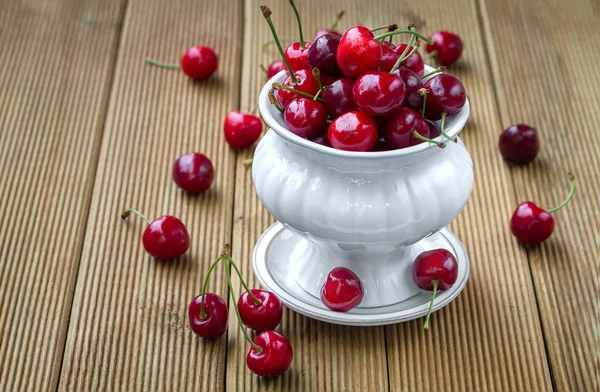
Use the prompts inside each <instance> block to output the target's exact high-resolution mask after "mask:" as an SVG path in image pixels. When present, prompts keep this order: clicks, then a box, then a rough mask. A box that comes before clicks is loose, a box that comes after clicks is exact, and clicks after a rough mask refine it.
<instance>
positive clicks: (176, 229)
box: [121, 208, 190, 260]
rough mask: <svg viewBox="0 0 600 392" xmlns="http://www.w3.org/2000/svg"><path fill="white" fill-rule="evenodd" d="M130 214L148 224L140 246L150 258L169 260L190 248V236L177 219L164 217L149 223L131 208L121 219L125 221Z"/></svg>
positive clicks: (169, 216)
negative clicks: (142, 246)
mask: <svg viewBox="0 0 600 392" xmlns="http://www.w3.org/2000/svg"><path fill="white" fill-rule="evenodd" d="M132 212H133V213H134V214H136V215H137V216H139V217H140V218H142V219H143V220H144V221H145V222H146V223H147V224H148V227H146V229H145V230H144V234H143V235H142V244H143V245H144V249H146V252H148V254H150V256H152V257H155V258H157V259H159V260H171V259H174V258H176V257H179V256H181V255H183V254H184V253H185V252H187V250H188V249H189V248H190V235H189V234H188V231H187V229H186V228H185V225H184V224H183V222H181V221H180V220H179V219H178V218H176V217H174V216H172V215H164V216H161V217H160V218H158V219H156V220H155V221H154V222H150V220H149V219H148V218H146V217H145V216H144V215H143V214H142V213H141V212H139V211H138V210H136V209H133V208H129V209H127V210H125V211H124V212H123V213H122V214H121V218H123V219H127V218H128V217H129V215H130V214H131V213H132Z"/></svg>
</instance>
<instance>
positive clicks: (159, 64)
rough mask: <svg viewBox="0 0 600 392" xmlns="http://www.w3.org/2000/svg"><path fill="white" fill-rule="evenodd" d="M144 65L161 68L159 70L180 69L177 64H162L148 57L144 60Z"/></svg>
mask: <svg viewBox="0 0 600 392" xmlns="http://www.w3.org/2000/svg"><path fill="white" fill-rule="evenodd" d="M146 63H148V64H152V65H156V66H157V67H161V68H169V69H179V68H181V66H180V65H179V64H169V63H163V62H162V61H158V60H154V59H153V58H150V57H148V58H146Z"/></svg>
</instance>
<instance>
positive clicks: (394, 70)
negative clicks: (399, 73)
mask: <svg viewBox="0 0 600 392" xmlns="http://www.w3.org/2000/svg"><path fill="white" fill-rule="evenodd" d="M410 31H413V32H414V31H415V27H414V26H411V27H410ZM415 38H416V37H415V36H414V35H411V37H410V40H409V41H408V44H406V48H404V51H403V52H402V55H401V56H400V57H398V60H396V63H395V64H394V66H393V67H392V70H391V71H390V73H392V74H393V73H394V72H396V70H397V69H398V67H399V66H400V63H402V62H403V61H405V60H406V59H407V58H409V57H410V56H412V54H413V53H414V52H415V50H417V47H416V46H415V47H414V48H413V46H412V45H413V43H414V42H415ZM411 49H412V51H411ZM409 51H411V52H410V55H408V52H409Z"/></svg>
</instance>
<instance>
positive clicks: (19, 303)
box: [0, 0, 123, 391]
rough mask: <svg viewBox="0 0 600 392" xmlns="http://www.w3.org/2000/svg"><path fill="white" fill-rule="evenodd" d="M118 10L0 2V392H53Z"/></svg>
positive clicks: (93, 4) (108, 4)
mask: <svg viewBox="0 0 600 392" xmlns="http://www.w3.org/2000/svg"><path fill="white" fill-rule="evenodd" d="M122 4H123V1H121V0H109V1H93V0H92V1H86V2H80V1H74V0H60V1H45V0H42V1H35V2H22V1H17V2H15V1H0V47H1V48H2V50H0V75H1V76H0V168H2V169H1V170H0V210H1V211H3V215H4V216H3V219H2V221H1V222H0V238H1V239H2V240H0V390H2V391H17V390H21V391H25V390H27V391H33V390H53V389H55V388H56V385H57V383H58V376H59V371H60V366H61V360H62V354H63V349H64V342H65V336H66V333H67V325H68V319H69V313H70V309H71V301H72V298H73V290H74V287H75V281H76V274H77V268H78V264H79V257H80V254H81V249H82V243H83V237H84V230H85V222H86V219H87V214H88V209H89V205H90V199H91V190H92V186H93V177H94V172H95V170H96V162H97V159H96V158H97V156H98V151H99V148H100V140H101V137H102V128H103V125H104V119H105V114H106V104H107V102H108V96H109V90H110V84H111V81H112V68H113V65H114V57H115V54H116V47H117V42H118V36H119V31H120V29H119V27H120V22H121V19H122Z"/></svg>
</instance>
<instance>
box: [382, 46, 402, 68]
mask: <svg viewBox="0 0 600 392" xmlns="http://www.w3.org/2000/svg"><path fill="white" fill-rule="evenodd" d="M398 57H399V55H398V54H397V53H396V52H394V46H393V45H390V44H389V43H387V42H383V43H382V44H381V59H380V60H379V70H380V71H383V72H390V71H391V70H392V68H394V65H396V61H398Z"/></svg>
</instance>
